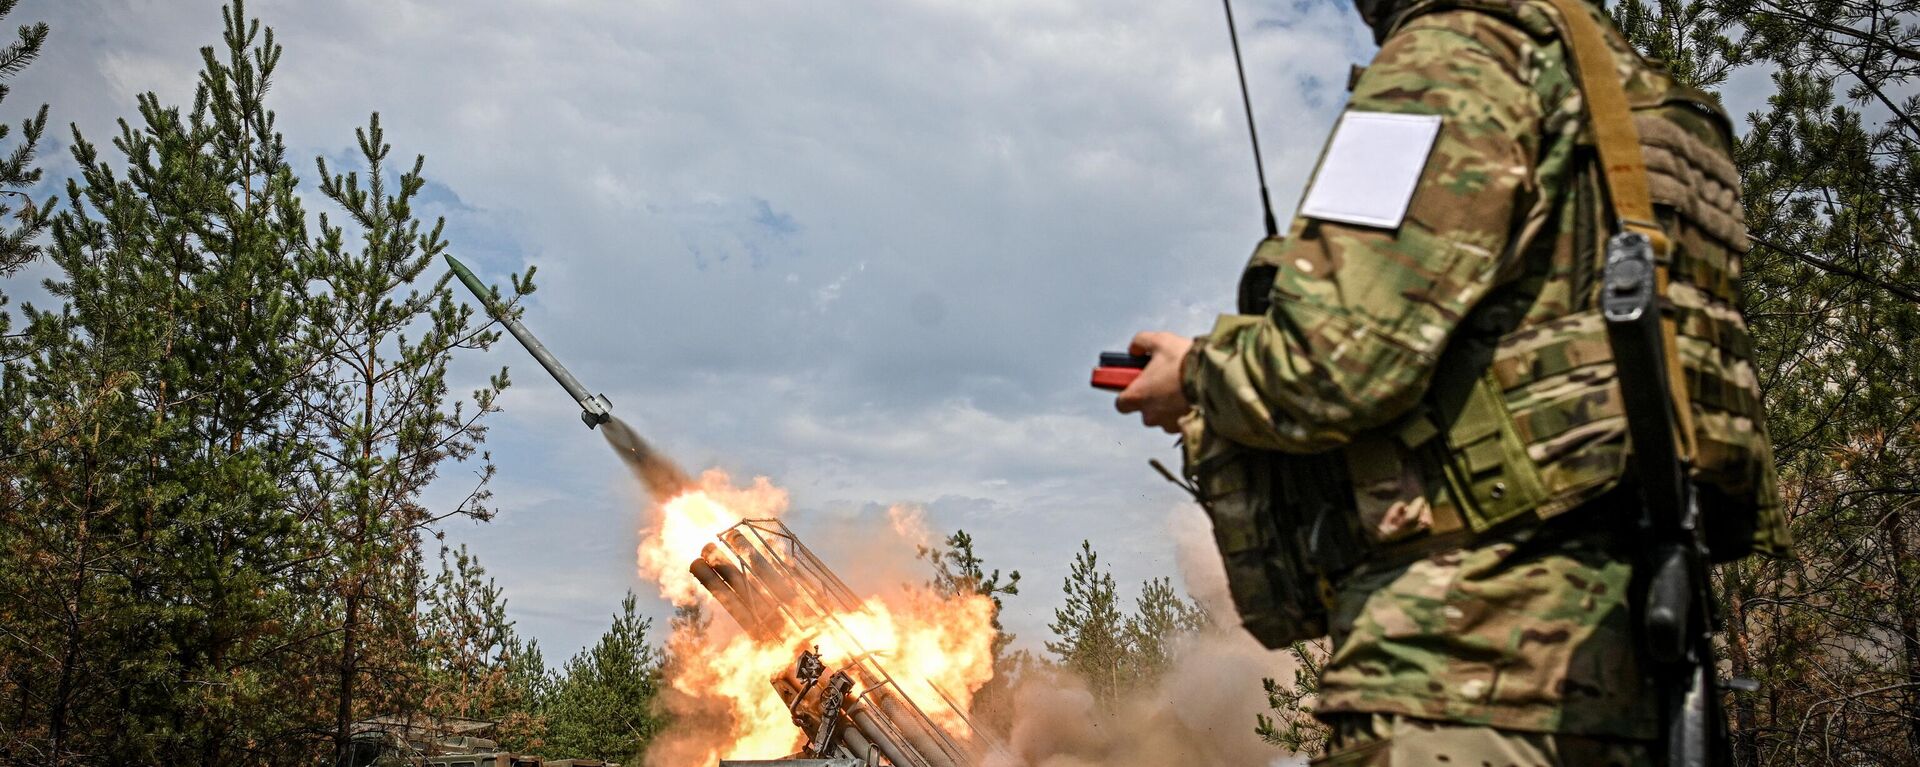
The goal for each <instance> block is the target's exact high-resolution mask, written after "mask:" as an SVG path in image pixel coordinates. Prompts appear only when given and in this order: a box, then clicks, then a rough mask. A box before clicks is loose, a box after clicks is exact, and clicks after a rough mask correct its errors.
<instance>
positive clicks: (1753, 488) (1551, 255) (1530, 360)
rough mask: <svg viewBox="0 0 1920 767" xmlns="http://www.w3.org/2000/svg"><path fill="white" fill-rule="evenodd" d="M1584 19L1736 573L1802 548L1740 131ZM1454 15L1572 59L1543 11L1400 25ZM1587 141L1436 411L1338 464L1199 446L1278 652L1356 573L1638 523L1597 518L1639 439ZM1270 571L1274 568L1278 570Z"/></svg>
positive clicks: (1524, 9)
mask: <svg viewBox="0 0 1920 767" xmlns="http://www.w3.org/2000/svg"><path fill="white" fill-rule="evenodd" d="M1586 7H1587V9H1588V10H1589V11H1590V12H1592V13H1593V14H1594V15H1595V17H1596V18H1597V19H1598V20H1599V21H1600V23H1601V26H1602V28H1603V29H1605V30H1606V32H1607V36H1608V42H1609V44H1610V47H1611V48H1612V49H1613V56H1614V59H1615V61H1616V63H1617V68H1618V74H1619V76H1621V77H1623V78H1624V81H1625V86H1626V92H1627V98H1628V103H1629V106H1630V107H1631V111H1632V116H1633V122H1634V124H1635V127H1636V128H1637V129H1638V133H1639V136H1640V142H1641V152H1642V155H1643V157H1644V159H1645V162H1646V167H1647V180H1648V186H1649V191H1650V193H1651V194H1650V196H1651V197H1652V200H1653V203H1654V210H1655V212H1656V216H1657V218H1658V219H1659V221H1658V224H1659V227H1660V229H1661V230H1663V231H1664V232H1665V234H1666V237H1667V240H1668V241H1669V243H1670V248H1669V256H1670V259H1671V260H1670V263H1669V275H1670V282H1669V284H1668V288H1667V292H1666V300H1667V303H1668V304H1669V305H1670V308H1669V311H1671V312H1674V316H1675V319H1676V326H1677V328H1676V329H1677V334H1676V335H1677V338H1676V341H1675V344H1674V346H1675V348H1676V350H1677V356H1678V357H1679V358H1680V366H1679V367H1680V369H1681V370H1682V371H1684V376H1682V377H1683V378H1684V381H1685V386H1686V395H1687V396H1686V397H1685V398H1684V401H1686V402H1688V403H1690V414H1691V419H1690V420H1691V432H1690V436H1691V443H1692V445H1693V460H1692V465H1691V471H1692V475H1693V478H1694V479H1695V481H1696V482H1697V483H1698V484H1699V485H1700V486H1701V488H1702V490H1703V496H1704V498H1705V499H1706V503H1705V504H1704V509H1703V512H1704V518H1705V525H1706V529H1707V530H1708V532H1709V537H1710V541H1709V544H1710V546H1709V547H1710V551H1711V554H1712V556H1713V557H1714V558H1715V559H1716V560H1721V561H1725V560H1731V559H1737V558H1739V557H1742V556H1746V555H1747V554H1749V553H1752V552H1755V551H1760V552H1765V553H1770V554H1779V553H1784V552H1785V550H1786V548H1787V546H1788V544H1789V540H1788V535H1787V529H1786V523H1785V518H1784V515H1783V514H1782V512H1781V509H1780V505H1779V497H1778V490H1777V488H1776V479H1775V475H1774V467H1773V455H1772V448H1771V446H1770V444H1769V442H1768V439H1767V434H1766V427H1765V421H1764V417H1763V415H1762V412H1761V395H1760V390H1759V386H1758V382H1757V381H1756V379H1755V376H1754V369H1753V342H1752V338H1751V336H1750V335H1749V333H1748V331H1747V326H1746V323H1745V321H1744V320H1743V319H1742V317H1741V313H1740V307H1739V294H1738V289H1737V282H1738V278H1739V269H1740V260H1741V257H1742V255H1743V254H1745V253H1746V251H1747V248H1748V242H1747V236H1746V226H1745V219H1744V213H1743V210H1742V208H1741V204H1740V199H1739V173H1738V171H1737V170H1736V169H1735V167H1734V165H1733V162H1732V160H1731V156H1730V155H1731V153H1730V148H1731V146H1732V128H1731V123H1730V121H1729V120H1728V119H1727V116H1726V114H1725V112H1724V111H1723V110H1722V109H1721V108H1720V107H1719V105H1718V104H1717V103H1716V102H1715V101H1714V100H1713V99H1712V98H1711V97H1709V96H1707V95H1706V94H1704V93H1701V92H1699V91H1696V90H1694V89H1691V88H1687V87H1684V86H1681V85H1678V84H1676V83H1675V82H1674V81H1673V80H1672V78H1671V77H1669V76H1668V75H1667V74H1666V73H1665V72H1664V71H1662V70H1661V69H1659V68H1657V67H1655V66H1652V65H1650V64H1648V63H1647V62H1646V61H1644V60H1642V59H1641V58H1640V57H1639V56H1638V54H1636V53H1634V52H1633V50H1632V49H1631V47H1630V46H1628V45H1627V44H1626V42H1625V41H1624V40H1622V39H1620V38H1619V36H1618V33H1617V32H1616V31H1615V30H1614V28H1613V26H1612V24H1611V22H1610V21H1608V20H1607V19H1606V18H1605V17H1604V15H1602V14H1601V12H1600V11H1599V9H1598V8H1596V7H1593V6H1591V5H1587V6H1586ZM1442 9H1468V10H1473V11H1477V12H1484V13H1491V14H1495V15H1498V16H1501V17H1502V18H1504V19H1507V20H1509V21H1510V22H1511V23H1513V24H1515V25H1517V26H1518V27H1520V28H1522V29H1525V30H1527V31H1529V32H1530V33H1532V34H1533V35H1534V36H1535V38H1536V39H1537V40H1538V41H1539V43H1540V46H1541V48H1542V53H1543V54H1544V55H1548V56H1554V55H1558V56H1567V57H1569V58H1571V56H1572V53H1571V51H1570V50H1568V46H1567V45H1566V44H1565V43H1564V42H1563V41H1564V40H1566V39H1568V38H1567V37H1566V36H1565V35H1563V34H1562V33H1561V27H1560V24H1562V23H1563V22H1562V21H1561V20H1560V19H1559V16H1558V15H1557V13H1556V12H1555V11H1554V10H1553V8H1552V7H1551V6H1550V5H1549V4H1548V3H1546V2H1542V0H1517V1H1516V2H1499V1H1498V0H1437V1H1435V2H1426V3H1420V4H1417V5H1414V6H1413V7H1411V8H1409V9H1408V10H1406V11H1405V12H1403V14H1402V16H1401V17H1400V19H1399V20H1398V21H1397V23H1396V26H1398V25H1404V24H1405V23H1406V21H1407V20H1408V19H1410V18H1413V17H1415V16H1418V15H1420V14H1423V13H1429V12H1433V11H1437V10H1442ZM1581 143H1582V144H1583V145H1584V146H1583V151H1582V156H1583V159H1582V160H1580V163H1581V170H1580V171H1578V172H1577V173H1575V174H1573V176H1572V179H1573V183H1570V184H1568V185H1567V187H1566V188H1564V189H1560V190H1555V191H1556V192H1557V193H1558V194H1559V195H1560V198H1559V200H1558V204H1557V206H1556V210H1557V213H1556V214H1555V215H1554V217H1553V220H1551V221H1549V223H1548V225H1547V226H1546V227H1543V228H1542V231H1540V232H1538V233H1533V234H1531V235H1529V234H1528V233H1521V234H1520V237H1521V238H1523V241H1520V242H1518V243H1517V244H1516V247H1517V248H1518V250H1517V251H1516V252H1517V253H1519V254H1520V258H1521V260H1522V263H1524V264H1525V267H1524V269H1523V271H1522V273H1520V274H1519V275H1518V276H1517V277H1515V278H1514V279H1513V280H1511V281H1510V282H1508V283H1506V284H1504V285H1503V286H1501V287H1500V288H1498V289H1496V290H1495V291H1493V292H1492V293H1491V294H1489V296H1488V297H1487V298H1486V299H1484V300H1483V301H1482V302H1481V304H1480V305H1479V306H1477V307H1476V308H1475V310H1474V311H1473V312H1472V313H1471V314H1469V315H1468V317H1467V318H1465V320H1464V321H1463V323H1462V326H1461V327H1460V328H1459V329H1458V331H1456V334H1455V336H1454V338H1453V339H1452V340H1451V342H1450V345H1449V347H1448V348H1447V351H1446V352H1445V353H1444V354H1443V355H1442V357H1441V359H1440V363H1439V365H1438V368H1437V371H1438V372H1437V373H1436V375H1435V378H1434V380H1433V382H1432V384H1431V385H1430V386H1429V390H1428V393H1427V395H1426V396H1425V397H1424V398H1423V400H1422V403H1421V404H1420V406H1418V407H1416V408H1415V409H1414V410H1413V411H1412V412H1410V413H1409V414H1407V415H1406V416H1404V417H1402V418H1401V419H1399V420H1398V421H1396V422H1394V423H1391V424H1389V425H1387V426H1386V427H1383V428H1380V429H1377V430H1374V431H1371V432H1368V433H1364V434H1362V435H1359V436H1358V437H1356V438H1355V439H1354V440H1353V441H1352V442H1351V443H1349V444H1348V445H1347V446H1346V447H1345V448H1343V449H1340V450H1336V451H1332V452H1330V453H1327V454H1322V455H1314V456H1296V455H1285V454H1277V453H1262V452H1260V451H1253V450H1247V449H1244V448H1241V449H1235V448H1234V447H1232V446H1220V445H1217V444H1215V445H1210V446H1208V445H1200V446H1193V447H1192V448H1190V450H1189V455H1188V459H1189V460H1188V468H1189V474H1190V477H1189V478H1190V480H1192V481H1193V482H1194V483H1195V484H1196V485H1197V489H1198V490H1199V494H1200V495H1201V496H1202V497H1203V499H1204V500H1206V502H1207V503H1208V505H1209V512H1210V514H1211V516H1212V518H1213V522H1214V525H1215V531H1216V539H1217V542H1218V543H1219V545H1220V548H1221V551H1222V554H1223V558H1224V559H1225V560H1226V561H1227V563H1228V566H1227V569H1228V576H1229V581H1230V584H1231V585H1232V586H1233V594H1234V597H1235V600H1236V605H1237V606H1238V607H1239V608H1240V610H1241V614H1242V618H1243V619H1244V621H1245V623H1246V624H1247V626H1248V628H1249V630H1250V631H1252V632H1253V633H1254V635H1255V636H1256V637H1258V638H1260V639H1261V640H1262V641H1263V642H1264V643H1265V644H1267V645H1268V646H1270V647H1277V646H1284V645H1286V644H1289V643H1291V642H1294V641H1299V640H1301V639H1306V638H1311V637H1315V636H1319V635H1320V634H1322V633H1324V630H1325V612H1324V611H1325V604H1324V602H1323V601H1322V600H1321V596H1322V595H1323V594H1324V593H1326V592H1327V591H1328V589H1327V584H1328V582H1329V581H1330V580H1331V579H1336V578H1338V577H1339V576H1340V574H1341V573H1343V572H1344V571H1345V570H1346V569H1348V568H1350V567H1351V566H1352V565H1354V564H1355V563H1358V562H1364V561H1369V560H1378V559H1379V558H1382V557H1389V558H1392V557H1404V556H1406V555H1408V554H1418V553H1421V552H1425V551H1432V550H1438V549H1444V548H1452V547H1455V546H1460V545H1467V544H1471V543H1473V542H1474V541H1475V540H1478V539H1482V538H1484V537H1486V536H1489V535H1494V534H1499V533H1502V532H1504V531H1509V530H1520V529H1525V528H1528V527H1530V526H1533V525H1537V524H1538V523H1539V522H1541V521H1544V520H1547V519H1551V518H1554V517H1557V516H1560V515H1563V514H1566V513H1568V512H1570V511H1575V510H1579V511H1581V512H1583V513H1584V512H1586V511H1606V512H1610V513H1622V512H1624V511H1627V510H1626V509H1622V508H1619V506H1620V505H1619V504H1616V503H1607V504H1595V503H1592V502H1593V501H1594V500H1595V499H1597V498H1599V497H1600V496H1601V495H1602V494H1604V493H1607V492H1608V491H1609V490H1612V489H1614V488H1616V487H1619V486H1621V485H1622V482H1623V480H1626V479H1628V477H1627V473H1628V472H1627V460H1626V459H1627V454H1628V449H1629V446H1628V440H1627V427H1626V415H1625V410H1624V408H1623V406H1622V403H1621V397H1620V391H1619V387H1618V385H1617V384H1616V382H1615V376H1614V368H1613V358H1612V353H1611V350H1610V347H1609V346H1608V341H1607V336H1606V329H1605V324H1604V322H1603V320H1602V318H1601V315H1600V311H1599V309H1598V297H1599V290H1600V285H1599V284H1598V283H1599V280H1598V276H1599V274H1600V267H1601V264H1602V258H1603V253H1604V243H1605V240H1606V239H1607V238H1608V237H1609V236H1610V235H1611V234H1612V233H1613V232H1612V231H1611V223H1612V219H1611V216H1610V212H1609V211H1610V209H1609V208H1608V207H1607V200H1606V197H1605V195H1606V187H1605V185H1604V183H1603V181H1602V176H1603V174H1602V173H1601V171H1600V169H1599V166H1598V165H1597V162H1596V161H1595V158H1594V155H1593V152H1592V150H1591V144H1592V142H1591V126H1590V125H1588V126H1587V127H1586V128H1583V136H1582V141H1581ZM1529 236H1531V239H1530V240H1526V239H1524V238H1527V237H1529ZM1280 250H1281V249H1280V247H1279V244H1278V242H1277V241H1274V240H1269V241H1267V242H1263V243H1262V244H1261V246H1260V247H1259V248H1257V249H1256V250H1255V253H1254V257H1253V259H1252V260H1251V261H1250V262H1249V264H1248V268H1247V271H1246V272H1245V274H1244V275H1243V280H1242V285H1241V291H1240V298H1241V307H1240V311H1241V312H1242V313H1264V312H1265V306H1264V302H1263V300H1262V299H1265V298H1266V296H1265V295H1263V288H1262V286H1263V285H1270V284H1271V281H1272V276H1273V275H1274V274H1275V273H1276V270H1277V269H1278V268H1284V266H1283V265H1281V264H1279V263H1278V256H1279V252H1280ZM1211 441H1212V442H1214V443H1219V442H1223V440H1219V439H1214V440H1211ZM1193 448H1198V449H1193ZM1262 472H1264V473H1265V475H1266V476H1265V477H1264V478H1262V477H1259V476H1253V475H1256V474H1259V473H1262ZM1329 477H1332V478H1333V479H1329ZM1253 494H1264V495H1265V497H1254V496H1253ZM1628 497H1630V496H1628ZM1602 506H1605V507H1607V508H1601V507H1602ZM1223 512H1224V513H1223ZM1256 549H1257V550H1258V551H1257V553H1256V551H1255V550H1256ZM1257 560H1264V561H1265V562H1267V563H1268V566H1267V569H1268V571H1269V572H1267V573H1265V574H1264V577H1263V574H1262V573H1258V572H1256V568H1255V567H1254V566H1253V564H1254V562H1255V561H1257ZM1283 579H1284V580H1283Z"/></svg>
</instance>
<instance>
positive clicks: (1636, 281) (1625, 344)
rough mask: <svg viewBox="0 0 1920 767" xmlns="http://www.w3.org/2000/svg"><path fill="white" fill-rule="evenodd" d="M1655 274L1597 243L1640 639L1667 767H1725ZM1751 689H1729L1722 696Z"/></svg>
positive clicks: (1651, 259)
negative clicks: (1627, 467) (1633, 508)
mask: <svg viewBox="0 0 1920 767" xmlns="http://www.w3.org/2000/svg"><path fill="white" fill-rule="evenodd" d="M1661 282H1663V280H1662V279H1661V275H1660V268H1659V265H1658V264H1657V263H1656V262H1655V255H1654V247H1653V242H1652V240H1651V239H1649V238H1648V237H1647V235H1645V234H1642V233H1640V232H1635V231H1626V232H1621V233H1619V234H1616V235H1614V236H1613V237H1612V238H1611V239H1609V240H1608V241H1607V254H1606V265H1605V268H1604V270H1603V273H1602V284H1603V285H1604V287H1603V288H1602V292H1601V297H1600V309H1601V313H1602V315H1603V316H1604V317H1605V318H1606V322H1607V342H1608V345H1609V346H1611V347H1612V349H1613V361H1614V366H1615V368H1616V370H1617V371H1618V372H1617V376H1618V381H1619V385H1620V393H1621V398H1622V401H1623V403H1624V404H1625V406H1626V411H1627V434H1628V437H1629V439H1631V440H1632V445H1633V451H1632V456H1633V457H1632V461H1633V465H1632V471H1633V473H1634V474H1635V475H1636V476H1637V477H1638V479H1639V490H1640V500H1641V508H1642V509H1643V511H1642V513H1641V518H1640V522H1639V524H1640V532H1641V533H1642V535H1644V536H1645V537H1646V539H1647V540H1648V541H1650V545H1648V546H1644V547H1641V548H1640V549H1639V550H1640V551H1641V552H1642V554H1641V561H1640V563H1639V565H1640V567H1641V568H1642V569H1641V578H1642V580H1643V582H1644V583H1645V585H1646V592H1645V594H1644V596H1643V598H1642V602H1641V610H1642V612H1641V626H1640V627H1641V632H1642V633H1641V638H1642V641H1643V643H1644V644H1645V647H1646V650H1647V656H1648V657H1649V658H1650V659H1651V660H1652V662H1653V664H1654V668H1655V671H1656V673H1657V674H1658V678H1659V684H1660V697H1661V701H1660V702H1661V712H1662V714H1663V716H1662V720H1663V722H1664V723H1665V726H1666V729H1667V731H1666V734H1665V741H1666V743H1665V746H1666V754H1667V764H1668V765H1669V766H1670V767H1706V765H1718V764H1728V763H1729V762H1730V761H1731V752H1730V749H1729V745H1728V737H1727V720H1726V716H1725V714H1724V713H1723V712H1722V711H1721V707H1720V687H1721V685H1720V683H1719V682H1718V680H1717V679H1716V677H1715V670H1714V657H1713V632H1714V631H1715V630H1717V629H1718V627H1719V617H1718V615H1717V614H1716V610H1715V605H1714V601H1713V595H1712V593H1711V591H1710V590H1709V576H1708V569H1707V564H1708V558H1707V542H1706V530H1705V527H1704V526H1703V523H1702V519H1701V514H1700V491H1699V488H1697V487H1696V486H1695V485H1694V483H1693V480H1692V479H1691V478H1690V477H1689V476H1688V472H1687V469H1688V462H1687V459H1686V456H1685V454H1684V453H1683V452H1682V450H1681V446H1680V444H1679V442H1678V441H1677V435H1679V434H1680V428H1681V427H1680V423H1681V422H1680V420H1679V419H1678V416H1677V414H1678V413H1679V410H1678V408H1679V407H1684V405H1682V404H1680V403H1677V402H1676V401H1675V398H1674V393H1673V390H1672V387H1671V384H1672V383H1673V381H1674V379H1673V378H1672V376H1671V373H1672V372H1673V371H1671V370H1669V368H1668V366H1669V365H1670V364H1677V362H1678V360H1677V358H1675V357H1673V356H1671V355H1670V352H1671V351H1672V350H1671V349H1670V348H1669V346H1668V344H1669V343H1670V342H1669V340H1668V339H1667V337H1666V333H1665V331H1664V329H1663V328H1662V327H1661V316H1660V314H1661V309H1662V307H1661V306H1660V294H1661V292H1662V291H1661V288H1662V287H1664V286H1663V285H1661V284H1660V283H1661ZM1743 683H1744V684H1751V683H1750V682H1747V681H1746V680H1734V682H1732V683H1731V684H1730V685H1729V686H1732V687H1741V686H1742V685H1743Z"/></svg>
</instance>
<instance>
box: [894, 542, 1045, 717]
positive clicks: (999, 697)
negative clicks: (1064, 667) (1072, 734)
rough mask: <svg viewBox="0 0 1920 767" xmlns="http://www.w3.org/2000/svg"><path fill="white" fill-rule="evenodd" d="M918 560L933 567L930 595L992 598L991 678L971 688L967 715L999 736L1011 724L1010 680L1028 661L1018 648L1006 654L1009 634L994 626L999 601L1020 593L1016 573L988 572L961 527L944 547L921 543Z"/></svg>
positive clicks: (1011, 697) (1011, 684)
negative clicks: (1005, 575)
mask: <svg viewBox="0 0 1920 767" xmlns="http://www.w3.org/2000/svg"><path fill="white" fill-rule="evenodd" d="M920 558H921V559H925V560H927V563H928V564H930V565H932V567H933V582H932V584H931V585H932V587H933V590H934V593H937V594H940V595H941V596H945V597H953V596H957V595H960V594H978V595H980V596H984V597H986V598H988V599H991V600H993V631H994V636H993V678H992V679H990V680H988V681H987V683H986V684H985V685H982V686H981V688H980V689H978V690H975V691H974V694H973V704H972V710H973V716H972V718H973V723H974V724H975V726H978V727H983V728H986V729H987V730H989V731H991V732H993V733H996V734H998V735H1001V736H1004V735H1005V734H1006V733H1008V732H1010V731H1011V730H1012V727H1013V690H1014V683H1015V681H1016V680H1017V679H1018V676H1019V674H1020V672H1021V670H1022V669H1024V668H1025V665H1026V662H1027V661H1028V660H1029V657H1028V656H1027V655H1026V654H1025V653H1024V652H1019V653H1010V652H1008V646H1009V645H1011V644H1012V643H1013V635H1012V634H1010V633H1007V631H1006V629H1004V628H1003V627H1001V625H1000V611H1001V609H1002V608H1003V606H1004V605H1003V604H1002V602H1001V599H1002V597H1009V596H1016V595H1018V594H1019V593H1020V571H1018V570H1014V571H1012V572H1010V573H1008V574H1007V577H1006V580H1004V581H1003V580H1001V577H1000V571H999V570H997V569H996V570H992V571H988V570H987V569H986V560H984V559H982V558H981V557H980V555H978V554H977V553H975V552H974V548H973V536H971V535H968V534H967V531H965V530H955V531H954V533H953V534H952V535H949V536H947V538H946V540H945V541H944V548H938V549H936V548H932V547H928V546H921V547H920Z"/></svg>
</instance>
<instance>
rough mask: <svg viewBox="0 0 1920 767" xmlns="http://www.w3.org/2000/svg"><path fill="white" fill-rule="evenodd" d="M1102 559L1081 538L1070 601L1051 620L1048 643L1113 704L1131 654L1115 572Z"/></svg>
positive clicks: (1062, 661) (1069, 579)
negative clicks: (1106, 568)
mask: <svg viewBox="0 0 1920 767" xmlns="http://www.w3.org/2000/svg"><path fill="white" fill-rule="evenodd" d="M1099 564H1100V555H1098V554H1096V553H1094V551H1093V543H1092V542H1090V541H1081V542H1080V553H1078V554H1075V555H1074V558H1073V567H1072V570H1070V571H1069V572H1068V574H1067V577H1066V581H1065V583H1064V585H1063V587H1062V589H1063V591H1065V593H1066V599H1067V601H1066V604H1065V605H1063V606H1061V607H1059V608H1056V609H1055V610H1054V611H1053V622H1052V623H1050V624H1048V625H1047V627H1048V628H1050V629H1052V630H1053V635H1054V637H1055V638H1054V640H1052V641H1049V642H1047V643H1046V646H1047V651H1048V652H1051V653H1053V655H1054V658H1056V659H1057V660H1058V661H1059V662H1060V664H1061V665H1063V666H1065V667H1067V668H1068V669H1069V670H1071V671H1073V672H1074V673H1076V674H1078V675H1079V676H1080V677H1081V678H1082V679H1085V680H1086V681H1087V684H1088V686H1089V687H1090V688H1091V689H1092V691H1093V694H1094V697H1095V698H1096V699H1098V700H1100V701H1102V702H1105V703H1111V702H1112V701H1113V700H1114V699H1115V698H1116V697H1118V695H1119V693H1120V689H1121V686H1122V674H1123V673H1124V670H1125V668H1126V665H1127V663H1128V655H1127V644H1126V636H1125V633H1124V631H1125V628H1124V625H1123V623H1122V618H1121V616H1120V608H1119V597H1118V595H1117V593H1116V591H1115V589H1114V584H1113V576H1112V575H1111V574H1109V573H1106V572H1103V571H1101V570H1100V569H1099Z"/></svg>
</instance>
